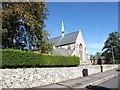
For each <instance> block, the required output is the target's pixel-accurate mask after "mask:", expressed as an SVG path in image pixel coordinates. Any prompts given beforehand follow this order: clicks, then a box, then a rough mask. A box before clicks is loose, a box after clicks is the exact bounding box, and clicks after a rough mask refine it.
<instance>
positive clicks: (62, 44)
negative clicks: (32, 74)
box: [49, 22, 89, 64]
mask: <svg viewBox="0 0 120 90" xmlns="http://www.w3.org/2000/svg"><path fill="white" fill-rule="evenodd" d="M49 42H50V43H53V51H52V52H51V54H55V55H62V56H78V57H80V64H88V63H89V60H88V56H87V49H86V45H85V42H84V39H83V37H82V33H81V31H75V32H72V33H69V34H65V35H64V24H63V22H62V29H61V36H59V37H55V38H52V39H50V40H49Z"/></svg>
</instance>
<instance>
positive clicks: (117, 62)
mask: <svg viewBox="0 0 120 90" xmlns="http://www.w3.org/2000/svg"><path fill="white" fill-rule="evenodd" d="M108 64H120V60H118V59H115V60H114V62H113V59H111V60H110V61H109V63H108Z"/></svg>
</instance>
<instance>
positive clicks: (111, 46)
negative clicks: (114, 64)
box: [102, 32, 120, 60]
mask: <svg viewBox="0 0 120 90" xmlns="http://www.w3.org/2000/svg"><path fill="white" fill-rule="evenodd" d="M119 42H120V34H119V32H111V33H110V34H109V35H108V38H107V40H106V41H105V43H104V47H103V48H102V50H103V53H102V55H103V56H106V57H108V58H109V59H112V57H113V55H114V57H115V59H117V60H120V57H119V56H120V53H119V52H120V44H119ZM112 54H113V55H112Z"/></svg>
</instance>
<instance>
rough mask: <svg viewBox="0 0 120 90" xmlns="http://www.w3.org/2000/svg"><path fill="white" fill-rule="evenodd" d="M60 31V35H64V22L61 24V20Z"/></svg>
mask: <svg viewBox="0 0 120 90" xmlns="http://www.w3.org/2000/svg"><path fill="white" fill-rule="evenodd" d="M61 32H62V37H64V24H63V21H62V29H61Z"/></svg>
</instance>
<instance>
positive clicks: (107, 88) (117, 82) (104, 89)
mask: <svg viewBox="0 0 120 90" xmlns="http://www.w3.org/2000/svg"><path fill="white" fill-rule="evenodd" d="M86 88H88V90H120V73H119V74H118V76H117V77H114V78H112V79H110V80H107V81H105V82H103V83H101V84H98V85H93V86H87V87H86Z"/></svg>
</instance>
